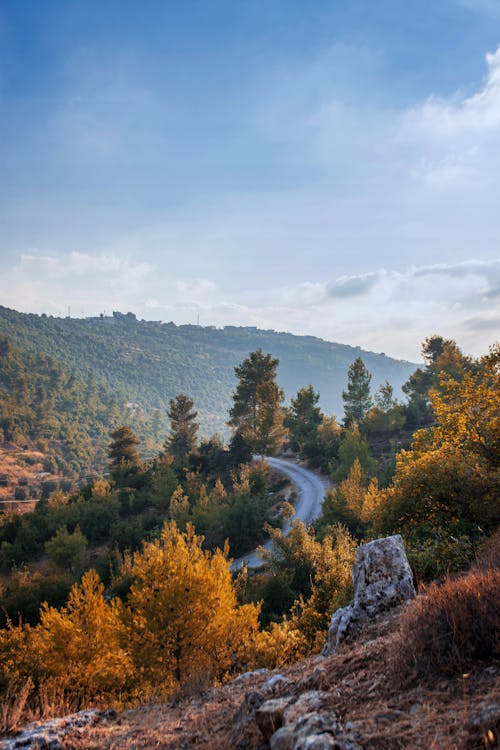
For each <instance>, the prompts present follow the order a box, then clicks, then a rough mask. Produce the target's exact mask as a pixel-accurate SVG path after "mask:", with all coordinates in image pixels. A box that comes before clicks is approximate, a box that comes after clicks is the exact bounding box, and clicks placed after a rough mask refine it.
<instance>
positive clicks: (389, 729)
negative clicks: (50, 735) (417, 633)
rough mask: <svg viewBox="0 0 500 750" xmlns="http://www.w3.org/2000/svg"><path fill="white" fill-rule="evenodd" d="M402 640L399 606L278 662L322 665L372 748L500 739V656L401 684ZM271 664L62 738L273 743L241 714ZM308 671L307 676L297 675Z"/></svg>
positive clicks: (294, 676)
mask: <svg viewBox="0 0 500 750" xmlns="http://www.w3.org/2000/svg"><path fill="white" fill-rule="evenodd" d="M402 647H404V644H401V642H400V634H399V628H398V613H397V612H396V613H392V614H391V615H390V616H386V617H384V618H382V619H379V620H378V621H377V622H376V623H374V624H372V625H371V626H370V627H368V628H366V629H365V631H364V632H363V634H362V636H361V637H360V638H359V639H358V641H357V642H356V643H355V644H353V645H351V646H345V647H343V649H342V650H341V651H340V652H339V653H338V654H336V655H334V656H332V657H329V658H328V659H321V660H319V659H318V658H317V657H310V658H309V659H305V660H303V661H301V662H297V663H296V664H293V665H292V666H289V667H286V668H283V669H281V670H279V672H280V674H282V675H284V676H285V677H287V678H288V679H289V680H292V681H293V682H294V683H295V688H294V692H295V693H296V694H299V693H300V692H301V691H303V690H305V689H311V687H310V686H305V685H304V678H307V676H308V675H312V673H313V672H314V671H315V670H318V669H320V670H323V672H322V675H321V678H320V684H319V685H316V686H315V687H316V688H320V689H322V690H326V691H328V692H329V695H330V697H331V705H330V706H329V707H328V708H329V709H330V710H332V711H333V712H334V713H335V714H336V715H337V716H338V718H339V719H340V720H341V721H342V722H343V723H344V725H345V723H346V722H354V724H355V727H356V734H357V736H358V737H359V739H358V741H359V743H360V744H361V745H362V746H363V748H364V749H365V750H393V749H394V750H396V749H397V748H398V749H399V748H422V749H425V750H438V749H439V750H455V749H457V748H471V749H472V748H488V747H497V746H498V737H499V732H500V664H499V663H494V664H489V665H482V666H478V668H477V669H476V670H475V671H474V672H471V673H470V674H469V675H461V676H458V677H455V678H450V679H442V680H439V681H434V682H432V683H427V684H425V683H422V682H419V681H417V680H416V679H413V680H412V679H408V678H407V680H406V684H402V681H401V679H400V677H399V676H398V674H397V667H396V665H395V660H394V654H395V653H397V650H398V649H399V648H402ZM269 676H270V673H267V674H264V675H259V676H254V677H253V678H250V679H248V680H246V681H243V682H237V683H233V684H228V685H226V686H225V687H222V688H219V689H215V688H214V689H211V690H209V691H208V692H206V693H205V694H203V695H200V696H194V697H190V698H184V699H182V700H180V701H179V702H177V703H176V704H167V705H147V706H142V707H140V708H137V709H134V710H130V711H125V712H123V713H121V714H118V716H117V718H116V720H113V721H108V722H105V723H102V724H99V725H97V726H95V727H93V728H86V729H85V730H74V731H73V733H72V734H71V735H68V736H66V738H65V739H64V747H65V748H66V750H103V749H104V748H107V749H108V750H112V749H113V750H118V749H120V750H122V749H123V750H145V749H148V750H150V749H152V748H158V749H160V750H167V749H168V750H174V749H178V750H189V749H190V748H204V749H205V750H224V749H225V748H227V749H228V750H237V749H238V748H241V749H242V750H247V749H248V750H257V748H265V747H267V746H266V744H265V743H263V739H262V736H261V735H260V732H259V730H258V729H257V728H256V725H255V722H254V721H250V722H248V723H247V724H241V723H240V724H238V723H235V722H234V717H235V715H236V713H237V712H238V709H239V708H240V706H241V704H242V701H243V698H244V696H245V694H246V693H247V692H249V691H251V690H257V691H258V690H259V688H260V687H261V685H262V684H263V683H264V682H265V681H266V679H268V678H269ZM301 680H302V684H301V685H299V684H298V683H299V682H300V681H301Z"/></svg>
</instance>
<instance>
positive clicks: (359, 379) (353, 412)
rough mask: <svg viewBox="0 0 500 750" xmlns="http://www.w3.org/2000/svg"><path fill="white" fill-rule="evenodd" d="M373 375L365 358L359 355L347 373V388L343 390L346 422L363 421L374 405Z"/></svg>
mask: <svg viewBox="0 0 500 750" xmlns="http://www.w3.org/2000/svg"><path fill="white" fill-rule="evenodd" d="M371 379H372V376H371V374H370V373H369V372H368V370H367V369H366V367H365V364H364V362H363V360H362V359H361V358H360V357H358V358H357V359H355V360H354V362H353V363H352V365H351V366H350V367H349V370H348V373H347V389H346V390H345V391H342V399H343V401H344V424H345V425H347V426H348V425H350V424H351V423H352V422H361V420H362V419H364V417H365V416H366V413H367V412H368V409H369V408H370V407H371V406H372V399H371V396H370V382H371Z"/></svg>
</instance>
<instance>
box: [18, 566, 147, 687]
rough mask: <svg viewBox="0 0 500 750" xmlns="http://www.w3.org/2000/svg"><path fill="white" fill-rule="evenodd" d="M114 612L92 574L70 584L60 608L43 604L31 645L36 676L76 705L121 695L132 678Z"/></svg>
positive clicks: (117, 614)
mask: <svg viewBox="0 0 500 750" xmlns="http://www.w3.org/2000/svg"><path fill="white" fill-rule="evenodd" d="M120 609H121V608H120V605H119V603H118V602H117V601H116V600H113V601H112V602H111V603H110V604H108V602H107V601H106V599H105V597H104V585H103V584H102V583H101V582H100V580H99V576H98V575H97V573H96V572H95V570H89V571H87V572H86V573H85V575H84V576H83V578H82V582H81V584H79V585H78V584H76V583H75V584H74V586H73V588H72V589H71V592H70V595H69V598H68V602H67V604H66V606H64V607H62V609H60V610H57V609H55V608H54V607H49V606H48V605H47V603H45V604H43V605H42V609H41V619H40V625H39V626H38V627H37V628H36V630H34V631H32V634H33V635H32V643H31V648H32V649H33V652H34V653H35V654H37V660H38V663H39V669H40V671H41V676H42V677H44V678H45V679H47V678H49V680H50V679H54V683H55V684H56V685H57V683H58V681H59V683H60V682H61V681H62V682H63V684H64V685H65V686H66V690H67V691H68V693H70V694H72V695H74V696H76V697H77V698H79V699H80V700H82V698H83V699H87V700H88V699H96V698H100V699H101V700H102V699H103V698H104V697H107V696H113V695H116V694H117V693H119V691H120V690H123V689H124V688H125V687H126V686H127V682H128V681H129V680H130V679H131V678H132V677H133V665H132V662H131V660H130V656H129V653H128V648H126V646H125V644H126V642H127V637H126V633H125V628H124V626H123V623H122V621H121V618H120ZM49 684H50V683H49ZM130 684H131V683H130V682H129V685H130Z"/></svg>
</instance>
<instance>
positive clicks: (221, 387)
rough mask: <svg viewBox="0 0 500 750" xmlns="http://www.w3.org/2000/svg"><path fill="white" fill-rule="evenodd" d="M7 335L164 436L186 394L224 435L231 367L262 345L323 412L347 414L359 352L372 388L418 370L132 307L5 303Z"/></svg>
mask: <svg viewBox="0 0 500 750" xmlns="http://www.w3.org/2000/svg"><path fill="white" fill-rule="evenodd" d="M1 334H3V335H4V336H7V337H8V338H9V339H10V340H11V341H12V343H13V344H15V345H16V346H17V347H19V348H21V349H24V350H27V351H29V352H32V353H35V354H40V353H41V354H45V355H49V356H51V357H52V358H54V359H55V360H57V361H58V362H59V363H60V364H61V365H62V366H64V368H65V369H67V370H70V371H71V372H73V373H75V374H76V375H77V376H78V377H79V378H81V379H82V380H83V381H86V380H87V378H89V377H93V378H95V379H96V381H97V382H98V383H99V384H102V385H103V387H107V388H109V389H110V390H111V392H112V393H113V396H114V398H115V399H116V401H117V402H118V404H119V406H120V407H124V406H125V407H126V408H127V409H128V411H129V412H130V414H131V416H135V417H136V418H137V417H139V418H141V419H145V420H148V421H149V420H151V422H150V429H151V431H152V432H153V435H154V433H155V432H157V433H158V437H160V435H161V436H163V435H164V430H165V428H166V421H167V420H166V410H167V407H168V401H169V399H170V398H172V397H174V396H176V395H177V394H178V393H181V392H184V393H187V394H188V395H189V396H191V398H193V399H194V402H195V405H196V407H197V409H198V411H199V416H200V422H201V425H202V432H203V433H204V434H209V433H211V432H214V431H220V432H224V431H225V430H226V420H227V412H228V409H229V407H230V402H231V394H232V391H233V389H234V386H235V378H234V372H233V367H234V366H235V365H237V364H239V363H240V362H241V361H242V359H243V358H244V357H246V356H247V355H248V353H249V352H250V351H254V350H256V349H259V348H261V349H263V350H264V351H266V352H270V353H272V355H273V356H275V357H278V358H279V360H280V366H279V369H278V381H279V383H280V385H281V386H282V387H283V388H284V389H285V393H286V396H287V399H289V398H290V397H291V396H293V395H294V394H295V392H296V391H297V390H298V388H300V387H302V386H303V385H308V384H309V383H311V384H312V385H313V386H314V388H315V389H316V390H318V391H319V392H320V394H321V406H322V408H323V409H324V410H325V411H326V412H327V413H335V414H337V415H341V414H342V390H343V388H345V385H346V381H347V369H348V367H349V365H350V364H351V363H352V362H353V361H354V359H356V357H361V358H362V359H363V361H364V363H365V365H366V366H367V368H368V370H369V371H370V372H371V373H372V376H373V379H372V386H373V389H376V388H377V387H378V386H379V385H380V384H381V383H383V382H384V381H385V380H388V381H389V382H390V383H391V384H392V385H393V386H394V389H395V392H396V393H398V391H399V389H400V387H401V385H402V384H403V383H404V382H405V381H406V380H407V378H408V377H409V375H410V374H411V373H412V372H413V371H414V370H415V367H416V365H415V364H413V363H411V362H406V361H399V360H396V359H392V358H390V357H387V356H386V355H385V354H375V353H373V352H368V351H364V350H362V349H360V348H359V347H352V346H347V345H344V344H336V343H331V342H328V341H323V340H322V339H319V338H315V337H313V336H295V335H292V334H290V333H278V332H276V331H263V330H258V329H255V328H238V327H235V326H226V327H225V328H223V329H216V328H213V327H201V326H194V325H181V326H176V325H175V324H174V323H161V322H155V321H144V320H137V319H136V317H135V316H134V315H133V314H132V313H127V314H122V313H114V314H113V316H112V317H104V318H92V319H75V318H54V317H50V316H46V315H34V314H26V313H20V312H16V311H15V310H10V309H8V308H5V307H1V306H0V335H1ZM157 410H158V411H157ZM155 412H156V414H155Z"/></svg>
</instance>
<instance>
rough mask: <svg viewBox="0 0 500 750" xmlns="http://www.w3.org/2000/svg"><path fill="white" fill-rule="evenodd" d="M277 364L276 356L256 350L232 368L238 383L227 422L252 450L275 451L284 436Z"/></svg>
mask: <svg viewBox="0 0 500 750" xmlns="http://www.w3.org/2000/svg"><path fill="white" fill-rule="evenodd" d="M278 364H279V360H278V359H273V358H272V357H271V355H270V354H263V353H262V349H258V350H257V351H255V352H251V354H250V355H249V356H248V357H247V359H245V360H243V362H242V363H241V365H239V366H238V367H235V368H234V371H235V373H236V376H237V377H238V378H239V383H238V385H237V387H236V391H235V392H234V394H233V407H232V409H231V411H230V413H229V415H230V421H229V425H230V426H231V427H233V428H234V429H235V431H236V432H237V433H240V434H241V436H242V438H243V440H244V441H245V442H246V443H248V444H249V445H250V446H251V448H252V452H253V453H257V454H261V455H265V454H271V455H274V454H276V453H277V452H278V451H279V449H280V448H281V446H282V444H283V440H284V438H285V435H286V430H285V428H284V426H283V411H282V409H281V403H282V401H283V399H284V393H283V390H282V389H281V388H280V387H279V386H278V384H277V383H276V368H277V367H278Z"/></svg>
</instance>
